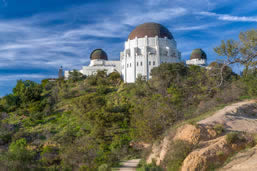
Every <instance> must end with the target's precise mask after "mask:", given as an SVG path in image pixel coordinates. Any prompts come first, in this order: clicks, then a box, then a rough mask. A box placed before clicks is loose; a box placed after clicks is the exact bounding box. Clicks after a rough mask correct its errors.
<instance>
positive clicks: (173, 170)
mask: <svg viewBox="0 0 257 171" xmlns="http://www.w3.org/2000/svg"><path fill="white" fill-rule="evenodd" d="M170 149H171V151H169V153H168V154H167V156H168V159H166V163H167V167H168V170H169V171H177V170H179V168H180V167H181V165H182V163H183V161H184V159H185V158H186V156H187V155H188V154H189V153H190V152H191V151H192V150H193V145H192V144H190V143H188V142H186V141H182V140H177V141H175V142H173V144H172V145H171V147H170Z"/></svg>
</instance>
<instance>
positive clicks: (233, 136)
mask: <svg viewBox="0 0 257 171" xmlns="http://www.w3.org/2000/svg"><path fill="white" fill-rule="evenodd" d="M239 135H240V134H239V133H238V132H230V133H228V134H227V135H226V141H227V143H228V144H234V143H236V142H238V141H239V140H240V137H239Z"/></svg>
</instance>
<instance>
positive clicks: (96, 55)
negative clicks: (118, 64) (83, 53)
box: [90, 49, 108, 60]
mask: <svg viewBox="0 0 257 171" xmlns="http://www.w3.org/2000/svg"><path fill="white" fill-rule="evenodd" d="M94 59H101V60H108V56H107V54H106V52H105V51H104V50H102V49H95V50H94V51H93V52H92V53H91V55H90V60H94Z"/></svg>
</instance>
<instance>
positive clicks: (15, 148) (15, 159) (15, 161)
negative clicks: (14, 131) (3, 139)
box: [6, 138, 35, 169]
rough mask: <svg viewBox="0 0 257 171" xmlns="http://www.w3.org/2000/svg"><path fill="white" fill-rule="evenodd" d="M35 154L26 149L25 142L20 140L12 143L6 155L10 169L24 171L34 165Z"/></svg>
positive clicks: (22, 139)
mask: <svg viewBox="0 0 257 171" xmlns="http://www.w3.org/2000/svg"><path fill="white" fill-rule="evenodd" d="M34 156H35V153H34V152H33V151H30V150H28V149H27V142H26V140H25V139H24V138H21V139H19V140H17V141H15V142H12V143H11V144H10V146H9V149H8V152H7V154H6V157H7V159H8V160H7V161H8V166H9V168H10V169H18V168H19V169H25V168H28V166H29V164H32V163H34Z"/></svg>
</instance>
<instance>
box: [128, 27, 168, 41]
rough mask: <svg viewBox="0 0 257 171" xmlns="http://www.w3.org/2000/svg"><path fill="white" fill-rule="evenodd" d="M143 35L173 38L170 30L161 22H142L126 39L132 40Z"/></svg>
mask: <svg viewBox="0 0 257 171" xmlns="http://www.w3.org/2000/svg"><path fill="white" fill-rule="evenodd" d="M145 36H148V37H155V36H158V37H159V38H165V37H167V38H168V39H173V36H172V34H171V33H170V31H169V30H168V29H167V28H166V27H164V26H163V25H161V24H158V23H144V24H141V25H139V26H137V27H136V28H135V29H134V30H133V31H132V32H131V33H130V34H129V37H128V39H130V40H132V39H135V38H136V37H137V38H143V37H145Z"/></svg>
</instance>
